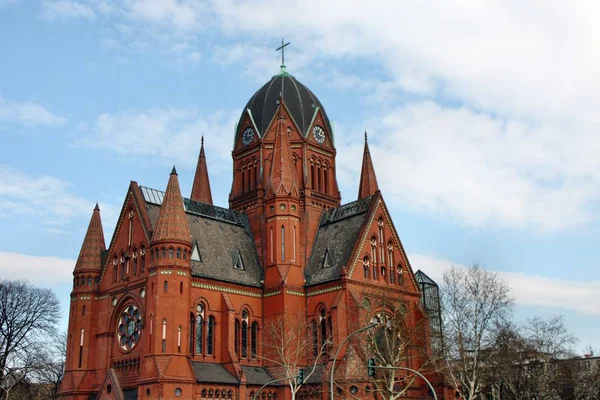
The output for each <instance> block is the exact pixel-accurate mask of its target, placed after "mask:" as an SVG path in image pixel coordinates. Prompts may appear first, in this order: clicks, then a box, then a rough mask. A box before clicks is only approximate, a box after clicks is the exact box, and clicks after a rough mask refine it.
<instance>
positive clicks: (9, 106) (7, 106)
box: [0, 96, 66, 127]
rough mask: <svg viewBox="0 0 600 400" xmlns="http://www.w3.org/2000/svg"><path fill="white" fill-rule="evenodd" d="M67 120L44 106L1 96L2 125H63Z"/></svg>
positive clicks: (0, 117) (0, 112)
mask: <svg viewBox="0 0 600 400" xmlns="http://www.w3.org/2000/svg"><path fill="white" fill-rule="evenodd" d="M65 122H66V118H64V117H61V116H59V115H56V114H54V113H52V112H51V111H50V110H48V109H47V108H46V106H44V105H43V104H39V103H34V102H27V101H25V102H17V101H8V100H5V99H4V98H2V96H0V125H2V124H19V125H23V126H25V127H36V126H47V127H55V126H60V125H63V124H64V123H65Z"/></svg>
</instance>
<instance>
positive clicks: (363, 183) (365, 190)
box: [358, 131, 379, 199]
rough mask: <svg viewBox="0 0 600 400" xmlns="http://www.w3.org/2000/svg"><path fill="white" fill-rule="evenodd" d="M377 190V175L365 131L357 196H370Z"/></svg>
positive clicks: (360, 197)
mask: <svg viewBox="0 0 600 400" xmlns="http://www.w3.org/2000/svg"><path fill="white" fill-rule="evenodd" d="M378 190H379V185H377V176H375V168H373V160H371V152H370V151H369V142H368V140H367V132H366V131H365V149H364V151H363V161H362V169H361V171H360V183H359V186H358V198H359V199H362V198H364V197H368V196H371V195H372V194H375V192H377V191H378Z"/></svg>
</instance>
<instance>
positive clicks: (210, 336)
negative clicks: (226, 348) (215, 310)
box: [206, 315, 215, 356]
mask: <svg viewBox="0 0 600 400" xmlns="http://www.w3.org/2000/svg"><path fill="white" fill-rule="evenodd" d="M214 344H215V317H213V316H212V315H211V316H210V317H208V332H207V333H206V354H207V355H209V356H212V354H213V347H214Z"/></svg>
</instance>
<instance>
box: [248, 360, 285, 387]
mask: <svg viewBox="0 0 600 400" xmlns="http://www.w3.org/2000/svg"><path fill="white" fill-rule="evenodd" d="M242 369H243V370H244V374H245V375H246V383H247V384H248V385H260V386H262V385H264V384H266V383H267V382H270V381H272V380H273V379H275V378H273V375H271V374H270V373H269V371H268V370H267V369H266V368H263V367H253V366H250V365H247V366H246V365H242ZM272 385H277V384H276V383H273V384H272Z"/></svg>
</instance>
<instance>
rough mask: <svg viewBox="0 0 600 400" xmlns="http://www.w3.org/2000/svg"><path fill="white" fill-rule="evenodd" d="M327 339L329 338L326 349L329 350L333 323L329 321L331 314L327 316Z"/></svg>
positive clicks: (331, 343) (331, 345)
mask: <svg viewBox="0 0 600 400" xmlns="http://www.w3.org/2000/svg"><path fill="white" fill-rule="evenodd" d="M327 339H328V340H329V345H328V346H327V348H328V351H331V348H332V347H333V323H332V321H331V316H329V317H328V318H327Z"/></svg>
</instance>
